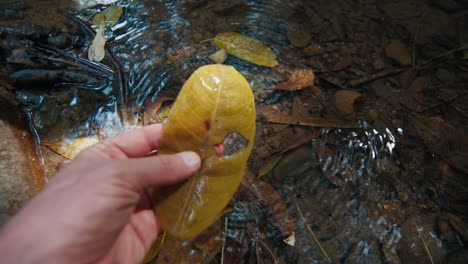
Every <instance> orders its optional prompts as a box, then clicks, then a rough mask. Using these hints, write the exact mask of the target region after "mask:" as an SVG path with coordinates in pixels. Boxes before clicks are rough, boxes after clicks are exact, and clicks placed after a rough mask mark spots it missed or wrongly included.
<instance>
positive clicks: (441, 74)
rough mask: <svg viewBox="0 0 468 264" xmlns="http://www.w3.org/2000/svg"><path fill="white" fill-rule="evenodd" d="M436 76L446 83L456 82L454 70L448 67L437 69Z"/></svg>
mask: <svg viewBox="0 0 468 264" xmlns="http://www.w3.org/2000/svg"><path fill="white" fill-rule="evenodd" d="M436 77H437V79H439V81H441V82H443V83H446V84H452V83H454V82H455V78H456V76H455V74H454V73H453V72H450V71H448V70H446V69H438V70H437V71H436Z"/></svg>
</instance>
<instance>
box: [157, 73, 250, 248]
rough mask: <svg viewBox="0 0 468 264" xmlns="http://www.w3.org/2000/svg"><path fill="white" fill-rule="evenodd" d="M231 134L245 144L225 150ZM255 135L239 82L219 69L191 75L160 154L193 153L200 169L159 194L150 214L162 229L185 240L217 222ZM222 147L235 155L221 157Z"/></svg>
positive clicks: (244, 86)
mask: <svg viewBox="0 0 468 264" xmlns="http://www.w3.org/2000/svg"><path fill="white" fill-rule="evenodd" d="M232 134H235V135H236V138H243V139H245V141H244V140H241V141H240V142H246V145H245V146H243V148H240V149H237V148H232V147H233V146H230V145H229V146H228V145H224V143H227V142H226V141H228V142H229V143H231V141H230V140H226V139H228V138H230V137H229V135H232ZM254 135H255V104H254V98H253V94H252V91H251V88H250V86H249V84H248V83H247V81H246V80H245V79H244V77H242V75H240V73H239V72H237V71H236V70H235V69H234V68H233V67H231V66H226V65H222V64H212V65H206V66H203V67H200V68H199V69H198V70H197V71H195V72H194V73H193V74H192V76H191V77H190V78H189V79H188V80H187V82H186V83H185V84H184V86H183V88H182V90H181V91H180V93H179V96H178V97H177V99H176V102H175V103H174V104H173V105H172V109H171V111H170V113H169V118H168V120H167V122H166V123H165V125H164V128H163V135H162V138H161V143H160V149H159V153H160V154H173V153H178V152H181V151H195V152H197V153H198V154H199V155H200V157H201V158H202V165H201V168H200V170H199V171H198V172H197V173H196V174H195V175H193V176H192V177H191V178H189V180H187V181H186V182H185V183H183V184H180V185H177V186H173V187H169V188H165V189H164V190H161V192H159V193H158V197H159V198H160V199H158V200H157V201H156V208H155V210H156V213H157V215H158V218H159V221H160V224H161V227H162V228H163V229H165V230H167V231H168V232H169V233H171V234H172V235H173V236H176V237H178V238H181V239H190V238H193V237H194V236H196V235H197V234H199V233H200V232H201V231H203V229H204V228H206V227H208V226H209V225H210V224H211V223H212V222H213V221H214V220H215V219H216V217H217V216H218V214H219V213H220V212H221V211H222V210H223V208H224V207H225V206H226V204H227V203H228V202H229V200H230V199H231V197H232V195H233V194H234V192H235V191H236V190H237V187H238V186H239V184H240V181H241V179H242V176H243V175H244V170H245V168H246V166H247V159H248V157H249V155H250V152H251V150H252V146H253V138H254ZM237 136H239V137H237ZM221 145H222V146H221ZM221 147H222V149H231V150H232V149H236V151H235V153H233V152H231V151H229V154H227V155H226V156H225V153H224V151H221ZM220 153H221V155H220Z"/></svg>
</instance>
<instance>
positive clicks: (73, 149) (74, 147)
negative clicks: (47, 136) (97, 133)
mask: <svg viewBox="0 0 468 264" xmlns="http://www.w3.org/2000/svg"><path fill="white" fill-rule="evenodd" d="M98 142H99V139H98V138H96V137H79V138H75V139H73V140H64V141H58V142H45V143H41V144H42V145H44V146H46V147H48V148H50V149H51V150H52V151H54V152H55V153H57V154H59V155H61V156H63V157H65V158H67V159H74V158H75V157H76V156H77V155H78V154H79V153H80V152H81V151H83V150H84V149H86V148H88V147H91V146H92V145H94V144H97V143H98Z"/></svg>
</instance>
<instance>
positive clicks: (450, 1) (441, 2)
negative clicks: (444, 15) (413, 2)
mask: <svg viewBox="0 0 468 264" xmlns="http://www.w3.org/2000/svg"><path fill="white" fill-rule="evenodd" d="M431 4H433V5H435V6H437V7H439V8H441V9H444V10H446V11H456V10H459V9H460V8H461V7H462V6H461V5H460V4H459V3H458V2H456V1H455V0H431Z"/></svg>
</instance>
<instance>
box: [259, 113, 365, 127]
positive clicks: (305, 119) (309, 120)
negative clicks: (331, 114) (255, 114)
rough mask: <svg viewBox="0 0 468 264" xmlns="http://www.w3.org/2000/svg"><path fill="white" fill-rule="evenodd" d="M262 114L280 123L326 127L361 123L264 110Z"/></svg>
mask: <svg viewBox="0 0 468 264" xmlns="http://www.w3.org/2000/svg"><path fill="white" fill-rule="evenodd" d="M261 115H262V116H263V117H264V118H265V120H266V121H268V122H271V123H278V124H288V125H301V126H311V127H324V128H358V127H359V124H358V123H356V122H353V121H343V120H338V119H325V118H321V117H315V116H299V115H288V114H281V113H272V112H262V113H261Z"/></svg>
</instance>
